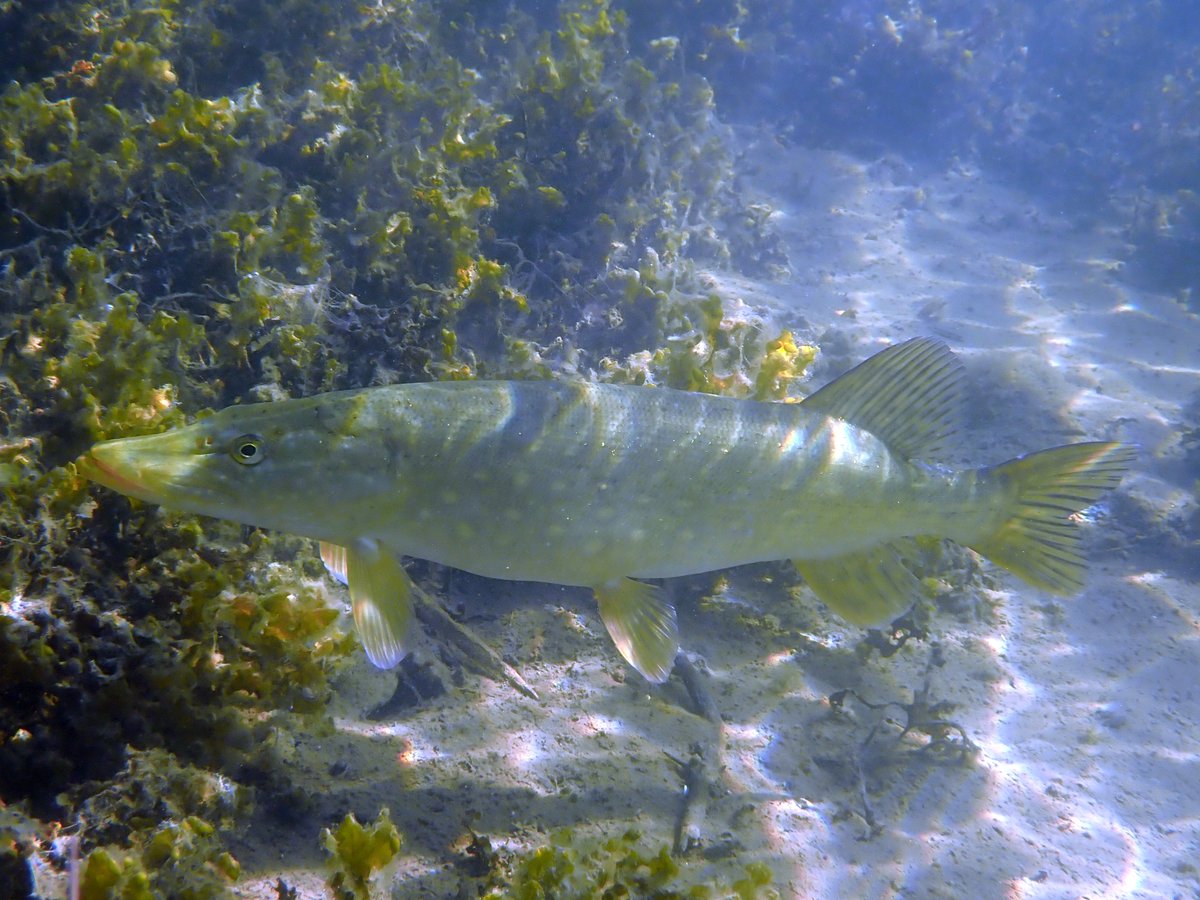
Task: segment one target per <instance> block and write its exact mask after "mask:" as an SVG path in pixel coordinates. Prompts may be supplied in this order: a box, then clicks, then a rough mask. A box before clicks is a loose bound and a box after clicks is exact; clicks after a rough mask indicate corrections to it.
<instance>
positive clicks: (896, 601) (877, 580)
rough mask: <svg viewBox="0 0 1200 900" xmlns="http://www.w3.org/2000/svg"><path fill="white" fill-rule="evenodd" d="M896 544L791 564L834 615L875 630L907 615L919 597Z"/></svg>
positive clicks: (915, 584)
mask: <svg viewBox="0 0 1200 900" xmlns="http://www.w3.org/2000/svg"><path fill="white" fill-rule="evenodd" d="M899 544H900V542H899V541H897V542H895V543H894V544H880V545H879V546H876V547H869V548H867V549H866V550H860V551H858V552H857V553H847V554H844V555H842V556H835V557H832V558H830V559H794V560H792V564H793V565H795V567H796V569H797V570H798V571H799V572H800V574H801V575H802V576H803V577H804V580H805V581H807V582H808V586H809V587H811V588H812V589H813V593H814V594H816V595H817V597H818V598H819V599H820V601H821V602H822V603H824V604H825V605H826V606H828V607H829V608H830V609H832V610H833V611H834V612H835V613H837V614H838V615H839V616H841V617H842V618H843V619H845V620H846V621H847V622H850V623H851V624H852V625H858V626H859V627H861V628H877V627H879V626H881V625H886V624H888V623H889V622H891V621H892V620H893V619H896V618H899V617H900V616H901V615H903V614H904V613H905V612H907V611H908V608H909V607H910V606H912V605H913V602H914V601H915V600H916V599H917V598H918V597H919V596H920V594H921V584H920V582H918V581H917V578H916V576H915V575H913V573H912V572H910V571H909V570H908V569H907V568H905V566H904V563H902V562H901V561H900V556H899V554H898V553H897V546H898V545H899Z"/></svg>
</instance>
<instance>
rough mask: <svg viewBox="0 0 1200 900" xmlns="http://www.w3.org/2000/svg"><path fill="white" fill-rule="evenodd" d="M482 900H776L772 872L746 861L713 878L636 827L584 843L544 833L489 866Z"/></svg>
mask: <svg viewBox="0 0 1200 900" xmlns="http://www.w3.org/2000/svg"><path fill="white" fill-rule="evenodd" d="M490 863H491V867H492V869H493V871H492V874H491V880H492V881H493V886H492V887H491V888H489V889H488V892H487V893H486V894H484V895H483V896H485V897H487V898H489V900H500V898H502V897H503V898H515V900H545V898H550V897H556V898H563V900H592V898H621V897H628V898H634V897H645V898H654V900H688V898H690V900H707V898H716V897H737V898H739V900H768V898H777V897H779V896H781V894H780V892H779V890H778V888H777V887H775V884H776V878H775V874H774V872H772V871H771V868H770V867H769V866H767V865H766V864H765V863H762V862H760V861H751V862H748V863H747V864H746V865H745V866H744V869H743V872H742V874H741V875H740V877H739V876H717V875H714V873H713V871H712V870H711V868H710V867H709V866H708V865H706V863H705V861H704V860H702V859H697V858H693V857H688V856H683V857H676V856H673V855H672V854H671V852H670V847H669V846H667V845H665V844H664V845H661V846H655V845H654V844H653V843H650V844H649V845H648V843H647V842H646V841H645V840H644V839H643V835H642V834H641V832H639V831H638V830H637V829H628V830H626V831H623V832H621V833H620V834H616V835H610V836H603V835H601V836H596V837H589V836H584V835H582V834H579V833H577V832H575V831H573V830H571V829H567V828H564V829H559V830H557V831H555V832H553V833H552V834H550V835H549V840H548V841H547V842H546V844H544V845H543V846H539V847H535V848H533V849H531V850H529V851H526V852H524V853H521V854H518V855H516V856H515V857H513V858H511V859H508V860H501V859H499V858H498V857H497V858H492V859H491V860H490Z"/></svg>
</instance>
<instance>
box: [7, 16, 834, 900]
mask: <svg viewBox="0 0 1200 900" xmlns="http://www.w3.org/2000/svg"><path fill="white" fill-rule="evenodd" d="M14 9H15V11H14ZM31 9H32V7H28V6H23V7H21V8H14V7H12V6H8V5H0V26H4V25H8V24H11V25H12V26H13V30H12V33H13V34H19V35H21V36H22V38H23V40H22V43H21V45H20V46H19V47H16V48H14V54H13V58H12V59H9V60H7V61H5V62H3V63H0V69H2V70H3V73H4V74H5V75H6V76H7V77H6V79H5V81H7V82H9V83H8V86H7V87H6V88H5V89H4V91H3V93H2V94H0V190H3V193H4V200H5V204H4V212H3V214H0V292H3V296H4V298H5V302H4V303H3V304H2V305H0V335H2V336H0V359H2V362H3V366H2V369H0V398H2V399H3V403H2V404H0V486H3V488H4V500H3V506H0V535H3V537H0V574H2V575H3V579H2V581H0V685H3V686H4V687H3V688H2V690H3V698H4V703H3V705H2V706H0V804H7V805H8V806H7V809H8V810H9V811H11V812H12V815H13V817H14V821H16V822H17V823H18V824H17V825H12V826H9V825H8V824H7V823H0V859H3V860H5V861H6V862H5V864H6V865H7V862H8V861H11V860H17V861H18V863H17V868H20V865H21V863H22V862H23V861H25V860H28V859H29V858H31V857H34V856H37V857H39V858H46V859H50V860H51V863H52V865H54V866H57V867H59V868H60V869H65V868H69V867H70V866H71V863H70V860H69V858H67V857H64V856H63V855H61V854H58V855H55V853H56V852H55V851H52V848H53V847H55V846H56V841H57V840H58V838H57V837H56V835H62V834H65V833H68V831H69V833H70V834H71V835H72V837H74V836H77V837H78V840H79V845H78V859H79V860H80V862H79V863H78V866H79V867H80V868H79V872H81V877H82V879H83V880H82V889H83V896H88V897H92V896H96V897H99V896H119V897H142V896H146V897H149V896H168V895H169V896H219V895H221V894H222V893H223V892H224V891H225V890H226V889H227V888H228V886H229V884H230V883H232V882H233V881H235V880H236V879H237V878H238V876H239V866H238V865H237V863H236V861H235V860H233V859H232V857H230V856H229V855H228V850H227V849H226V847H225V842H224V839H223V837H222V830H223V829H224V828H225V827H227V826H228V825H230V824H231V823H234V822H236V821H238V820H239V819H240V818H242V817H244V816H245V814H246V813H245V811H246V809H247V808H248V806H249V804H250V800H251V798H252V796H255V797H256V798H257V802H258V804H259V805H260V806H270V807H271V808H274V809H277V810H284V811H287V810H294V809H302V808H304V807H305V804H306V803H307V802H308V801H307V798H306V797H304V796H303V795H302V793H301V792H300V791H299V790H298V788H297V786H296V785H295V784H294V783H293V782H292V778H291V775H290V774H289V771H288V767H287V766H286V765H283V764H282V763H281V761H280V759H279V758H278V757H277V755H276V753H275V751H274V750H273V749H272V742H271V740H270V738H271V736H272V735H273V734H274V733H276V732H277V731H279V730H285V729H286V728H288V727H289V723H290V721H291V719H292V717H296V716H303V717H307V718H308V720H309V728H311V729H313V730H315V731H316V732H317V733H320V732H321V730H322V729H323V728H324V729H328V727H329V725H328V722H327V721H325V719H324V706H325V699H326V698H327V697H328V694H329V690H330V687H329V677H330V675H331V674H333V673H334V672H336V671H337V670H338V668H339V666H340V665H341V664H342V663H343V662H344V661H345V660H346V659H347V658H350V655H351V653H352V643H353V642H352V641H350V640H349V639H348V638H347V637H346V636H345V634H344V633H343V632H342V631H341V630H340V627H339V624H338V621H337V620H338V610H337V606H336V603H335V601H334V600H333V599H332V598H331V597H330V596H329V594H328V591H329V588H328V587H327V586H326V583H325V582H324V581H323V580H322V579H321V577H320V574H321V569H320V564H319V562H318V561H317V560H316V558H315V557H314V555H313V552H312V549H311V548H310V547H308V546H307V545H305V544H304V543H303V542H299V541H296V540H294V539H290V538H288V537H286V536H280V535H269V534H265V533H262V532H257V531H250V532H244V531H243V530H242V529H240V528H238V527H236V526H232V525H229V524H222V523H213V522H209V521H199V520H195V519H191V518H188V517H184V516H176V515H172V514H169V513H163V512H161V511H158V510H153V509H148V508H146V507H143V506H140V505H131V504H130V503H129V502H128V501H126V500H123V499H121V498H119V497H116V496H114V495H111V494H108V493H99V492H93V491H92V490H91V489H90V488H89V487H88V486H87V485H86V484H84V483H83V482H82V481H81V479H79V478H78V476H77V475H76V474H75V473H74V471H73V469H72V468H71V466H70V464H69V463H70V460H72V459H73V458H74V457H75V456H76V455H77V454H78V453H80V452H81V451H83V450H84V449H86V448H87V446H89V445H90V444H91V443H92V442H93V441H95V440H99V439H102V438H107V437H115V436H120V435H125V434H132V433H141V432H147V431H154V430H159V429H163V428H166V427H169V426H172V425H175V424H178V423H180V422H182V421H183V420H184V418H185V415H190V414H193V413H196V412H199V411H201V410H203V409H205V408H207V407H216V406H221V405H225V404H227V403H231V402H236V401H240V400H246V399H251V398H254V399H268V398H273V397H282V396H296V395H301V394H307V393H313V392H316V391H320V390H325V389H330V388H340V387H351V386H358V385H365V384H370V383H376V382H380V381H392V380H411V379H427V378H431V377H436V378H469V377H476V376H479V375H486V376H494V377H514V376H515V377H549V376H553V375H560V374H589V373H594V374H596V375H597V377H600V378H603V379H609V380H616V381H628V382H636V383H645V384H667V385H671V386H675V387H686V388H691V389H695V390H704V391H712V392H723V393H729V394H734V395H738V396H753V397H758V398H760V399H786V398H788V397H789V396H795V395H796V393H797V391H796V388H795V381H796V379H798V378H799V376H801V375H802V374H803V372H804V370H805V368H806V366H807V365H808V364H809V362H811V360H812V359H813V355H814V353H815V349H814V348H813V347H811V346H809V345H806V344H804V343H803V342H802V341H799V340H797V338H796V336H795V335H793V334H791V333H788V332H773V331H770V330H769V329H768V326H767V325H766V323H764V322H762V321H760V320H759V319H758V318H757V317H756V316H755V315H754V313H753V312H752V311H748V310H746V309H744V308H742V307H740V306H739V305H738V304H737V303H736V302H733V301H731V300H730V299H729V298H722V297H721V296H719V295H718V294H717V293H715V292H714V291H713V290H712V289H711V288H709V287H707V286H705V285H702V284H700V283H699V279H698V278H697V276H696V275H695V272H694V268H693V267H694V264H695V263H696V262H697V261H700V262H703V263H704V264H707V265H712V264H714V263H715V264H733V265H736V266H738V267H739V268H742V269H746V270H753V271H756V272H760V273H763V272H770V271H773V270H774V269H776V268H778V267H779V266H781V265H783V264H784V263H785V262H786V260H785V259H784V257H783V256H782V254H781V251H780V249H779V248H780V244H779V242H778V241H777V240H775V239H774V238H773V237H772V236H771V234H770V224H769V216H768V215H767V212H769V211H768V210H766V209H765V208H764V207H762V206H761V205H755V204H752V203H750V202H748V201H747V200H746V199H745V198H743V197H742V196H741V194H740V193H739V191H738V189H737V187H736V185H735V184H734V183H733V181H732V179H731V178H730V177H729V175H728V172H729V170H730V166H731V156H730V151H729V150H728V148H727V146H726V144H725V141H724V138H723V134H722V132H721V130H720V128H719V127H717V125H716V123H715V121H714V119H713V95H712V91H711V89H710V88H709V86H708V84H707V82H706V81H705V80H704V79H703V78H702V77H700V76H699V75H696V74H694V71H693V70H691V69H690V68H689V67H688V66H686V65H683V63H684V60H683V59H682V50H681V45H680V44H679V43H678V42H672V41H671V40H658V39H657V38H658V37H659V36H656V40H654V41H652V42H638V43H637V44H636V45H635V44H634V43H633V42H631V39H630V36H629V35H630V24H629V20H628V15H630V14H632V12H633V11H631V13H627V12H626V11H624V10H623V9H621V8H620V7H619V6H618V5H617V4H615V3H612V4H610V3H608V2H602V0H582V2H576V3H572V4H568V5H567V6H566V7H565V8H564V9H563V10H562V12H561V15H559V16H558V17H557V19H554V18H553V17H551V16H548V15H546V14H544V13H540V14H535V13H529V14H526V13H522V12H520V11H502V10H498V9H497V8H496V7H495V5H489V4H477V3H469V2H448V3H440V4H436V5H435V4H432V3H425V2H412V3H397V4H387V3H385V4H373V5H354V4H325V3H316V2H313V0H280V2H277V3H273V4H269V5H253V9H251V5H234V6H232V7H231V6H230V5H229V4H223V3H219V2H216V0H201V2H198V3H192V4H187V5H186V6H185V5H183V4H180V3H177V2H170V0H159V2H125V0H106V2H88V3H85V2H66V3H60V4H55V5H53V6H51V7H49V8H47V9H44V10H37V11H31ZM539 15H540V18H538V17H537V16H539ZM643 15H644V12H643ZM4 17H10V18H11V21H6V19H5V18H4ZM714 35H716V36H715V37H714ZM705 40H706V41H715V42H717V43H720V42H721V40H722V39H721V38H720V34H719V32H713V33H712V34H710V35H709V36H708V37H706V38H705ZM729 46H734V45H733V44H729ZM734 49H736V50H737V52H744V48H738V47H735V48H734ZM164 518H165V520H166V521H165V522H164ZM281 562H286V563H287V565H286V566H280V565H279V563H281ZM138 784H141V785H155V786H156V789H157V792H158V796H160V797H161V798H162V799H163V803H162V804H161V805H147V804H140V803H139V796H138V794H137V788H136V785H138ZM347 822H351V823H353V824H352V825H347V824H346V823H347ZM387 824H388V825H389V826H390V822H388V823H387ZM355 826H357V828H358V829H359V830H361V831H362V832H363V834H364V835H367V836H368V837H367V838H363V840H365V841H366V844H365V845H364V846H366V847H367V848H368V850H369V851H370V852H364V853H363V854H359V853H357V851H355V852H350V853H349V856H347V851H348V849H349V850H352V849H353V847H355V846H358V843H356V841H358V839H357V838H355V837H354V836H355V835H357V834H358V831H356V830H355ZM381 828H383V830H382V831H380V829H381ZM329 834H330V836H331V837H330V838H329V839H330V840H332V841H333V844H334V847H335V849H334V858H335V860H340V862H335V866H340V869H338V871H340V872H342V873H343V874H342V878H341V880H340V881H339V882H338V887H339V889H345V890H351V891H358V890H363V891H365V889H366V887H365V886H366V885H367V884H368V882H369V879H370V877H371V873H372V872H373V871H375V870H376V869H377V868H378V867H379V866H382V865H385V864H386V862H387V860H386V859H384V857H385V856H387V853H386V852H384V851H387V850H388V849H389V848H390V852H391V853H393V854H394V853H396V852H397V849H396V848H397V847H398V846H399V844H398V841H399V835H398V834H397V833H396V832H395V829H394V826H392V827H391V828H390V830H388V829H387V828H384V827H383V826H381V825H380V824H379V823H378V822H377V823H376V825H375V826H373V827H372V828H370V829H364V828H363V826H361V825H358V824H357V822H356V821H355V820H354V819H353V818H352V817H349V818H347V819H346V820H343V822H342V825H341V826H339V827H338V828H337V829H335V830H333V831H330V832H329ZM339 834H342V836H343V837H344V838H345V840H343V841H341V842H339V841H338V838H337V835H339ZM371 835H374V837H370V836H371ZM380 835H382V837H379V836H380ZM393 837H394V838H395V843H396V846H393ZM368 838H369V839H368ZM306 839H311V841H312V843H313V846H314V848H315V847H316V846H317V845H318V836H317V835H310V836H306ZM380 840H382V841H383V844H382V845H379V843H378V842H379V841H380ZM359 843H361V841H359ZM380 846H381V847H382V849H379V847H380ZM376 850H378V852H376ZM388 858H389V859H390V857H388ZM376 863H378V865H376ZM745 869H746V872H745V877H744V878H741V879H740V880H734V881H733V882H731V883H729V884H727V885H723V886H722V887H721V888H720V889H719V891H718V893H717V895H719V896H725V895H730V894H732V895H735V896H746V897H749V896H769V895H770V894H769V891H770V890H771V889H770V888H769V887H768V886H767V885H768V882H769V881H770V876H769V873H768V872H767V871H766V870H765V869H764V868H763V867H762V865H761V864H759V863H750V864H749V866H747V867H745ZM176 871H178V872H181V873H185V874H186V875H187V877H188V878H190V879H191V881H189V882H188V886H187V887H186V888H185V887H184V886H182V883H181V882H178V881H171V880H170V879H171V878H172V877H174V876H173V875H172V874H171V873H172V872H176ZM695 872H696V869H695V868H694V867H692V866H690V864H689V862H688V861H687V860H684V861H675V860H672V859H671V858H670V857H669V856H668V855H666V854H665V853H664V852H662V850H661V849H659V847H658V845H657V844H655V843H654V842H646V843H643V842H642V841H641V839H640V836H638V835H636V834H635V833H633V832H624V833H623V834H622V835H620V836H618V837H610V838H605V839H602V840H600V841H598V842H595V841H589V840H588V839H585V838H582V837H580V838H579V839H578V840H576V838H575V837H574V836H572V834H570V833H569V832H559V833H556V834H555V835H554V836H553V837H552V838H551V840H550V841H549V843H548V844H547V845H546V846H544V847H535V848H533V849H532V850H531V851H530V852H529V853H528V854H525V855H515V856H508V857H505V858H504V859H502V860H500V861H499V862H497V865H496V867H494V868H493V870H492V871H491V872H490V874H489V875H488V876H487V878H486V879H485V880H484V881H483V882H481V883H480V884H479V885H477V886H478V887H480V888H481V889H486V890H490V891H492V892H493V895H495V896H507V895H510V894H511V895H514V896H530V897H533V896H594V895H597V894H596V892H597V891H598V892H600V893H601V894H602V893H604V892H605V891H608V892H609V894H608V895H609V896H622V895H629V896H640V895H647V896H649V895H655V896H704V895H705V893H704V888H703V887H702V886H701V885H702V882H701V881H699V880H697V879H698V877H699V876H695ZM693 876H695V877H693ZM334 877H335V878H336V877H337V873H336V872H335V876H334ZM185 890H195V891H196V893H194V894H186V893H184V891H185ZM709 890H710V892H711V888H710V889H709ZM721 891H723V893H721ZM622 892H624V894H622ZM647 892H649V893H647Z"/></svg>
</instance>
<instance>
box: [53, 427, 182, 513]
mask: <svg viewBox="0 0 1200 900" xmlns="http://www.w3.org/2000/svg"><path fill="white" fill-rule="evenodd" d="M161 437H162V436H161V435H153V436H149V437H145V438H122V439H118V440H114V441H104V442H103V443H100V444H97V445H96V446H94V447H93V448H92V449H91V450H89V451H88V452H87V453H85V454H84V455H83V456H81V457H79V459H78V460H76V462H75V467H76V470H77V471H78V472H79V473H80V474H81V475H83V476H84V477H85V478H87V479H89V480H91V481H94V482H96V483H97V484H102V485H104V486H105V487H107V488H112V489H113V490H114V491H119V492H120V493H122V494H125V495H127V496H130V497H134V498H136V499H138V500H143V501H145V502H147V503H163V502H164V501H166V500H167V499H168V495H169V494H172V493H174V491H173V488H174V487H175V486H176V485H175V482H176V481H177V479H178V476H179V474H180V472H179V468H180V467H179V460H178V459H175V458H174V457H173V456H172V455H170V454H164V453H162V452H161V444H162V442H161V441H153V438H161ZM152 441H153V444H157V445H158V446H157V447H156V446H153V444H152ZM156 450H158V452H155V451H156Z"/></svg>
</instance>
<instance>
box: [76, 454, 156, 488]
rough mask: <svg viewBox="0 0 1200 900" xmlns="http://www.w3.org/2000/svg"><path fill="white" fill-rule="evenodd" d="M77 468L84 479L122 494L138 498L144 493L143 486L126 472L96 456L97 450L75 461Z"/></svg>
mask: <svg viewBox="0 0 1200 900" xmlns="http://www.w3.org/2000/svg"><path fill="white" fill-rule="evenodd" d="M75 468H76V470H77V471H78V472H79V474H80V475H82V476H83V477H84V478H86V479H88V480H89V481H94V482H96V483H97V484H102V485H104V486H105V487H107V488H112V489H113V490H114V491H120V492H121V493H122V494H129V495H130V496H134V497H136V496H138V495H139V494H141V493H143V491H144V488H143V486H142V485H141V484H140V483H139V482H138V481H136V480H134V479H133V478H131V477H129V475H127V474H125V472H123V471H121V470H120V469H118V468H117V467H116V466H115V465H113V464H112V463H110V462H105V461H104V460H103V459H101V458H100V457H99V456H97V455H96V452H95V450H94V449H93V450H92V451H90V452H88V453H85V454H84V455H83V456H81V457H79V459H77V460H76V461H75Z"/></svg>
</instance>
